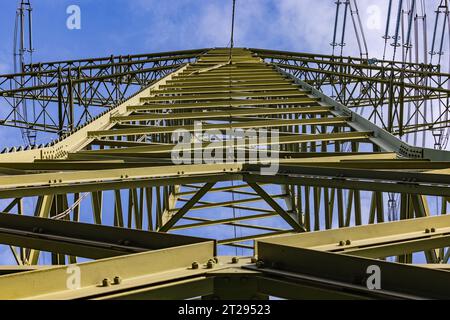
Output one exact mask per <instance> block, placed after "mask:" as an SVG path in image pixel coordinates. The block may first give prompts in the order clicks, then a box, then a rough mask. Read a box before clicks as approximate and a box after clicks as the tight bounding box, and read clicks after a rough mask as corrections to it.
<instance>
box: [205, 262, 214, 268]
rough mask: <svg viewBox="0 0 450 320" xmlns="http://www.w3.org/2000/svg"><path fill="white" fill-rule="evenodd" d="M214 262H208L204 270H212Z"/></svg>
mask: <svg viewBox="0 0 450 320" xmlns="http://www.w3.org/2000/svg"><path fill="white" fill-rule="evenodd" d="M214 264H215V263H214V261H212V260H209V261H208V262H207V263H206V268H208V269H212V268H214Z"/></svg>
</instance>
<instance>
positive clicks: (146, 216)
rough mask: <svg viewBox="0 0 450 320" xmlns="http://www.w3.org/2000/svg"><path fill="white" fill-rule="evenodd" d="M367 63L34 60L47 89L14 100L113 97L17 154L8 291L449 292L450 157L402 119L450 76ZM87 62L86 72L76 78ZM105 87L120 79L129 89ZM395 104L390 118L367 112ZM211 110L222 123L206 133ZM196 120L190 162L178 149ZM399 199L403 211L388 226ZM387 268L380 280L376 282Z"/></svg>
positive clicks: (1, 281)
mask: <svg viewBox="0 0 450 320" xmlns="http://www.w3.org/2000/svg"><path fill="white" fill-rule="evenodd" d="M230 53H231V55H230ZM230 57H231V58H230ZM117 59H118V60H119V61H117ZM336 59H338V60H339V59H340V61H336ZM352 59H353V58H348V59H347V58H336V57H334V58H331V57H329V56H317V55H316V56H310V55H305V54H294V53H286V52H273V51H267V50H257V49H243V48H234V49H232V50H231V51H230V49H225V48H217V49H209V50H195V51H189V52H178V53H166V54H156V55H152V56H149V55H145V56H133V57H129V58H127V59H125V60H126V61H127V62H124V60H123V58H114V57H112V58H111V59H108V58H106V59H96V60H79V61H72V62H70V63H68V62H59V63H56V62H55V63H49V64H39V65H31V66H29V68H30V69H29V73H28V75H29V76H30V79H33V78H34V77H38V78H39V79H42V81H46V85H45V86H47V87H45V86H43V85H42V86H41V89H38V88H37V87H29V88H23V89H21V90H22V91H20V92H19V91H17V90H15V91H14V90H4V91H3V97H4V98H5V99H9V98H12V97H16V98H17V96H16V95H20V96H22V97H24V99H28V98H30V99H31V98H36V99H38V100H40V101H44V103H47V102H51V101H54V100H55V96H54V95H52V94H44V92H46V91H45V90H47V89H48V90H50V89H49V88H59V89H57V91H58V92H59V106H60V109H59V110H66V109H65V104H64V103H63V102H64V101H66V100H65V99H67V97H69V100H70V101H72V102H73V105H74V104H75V103H77V104H78V103H79V104H81V105H82V106H83V107H84V109H85V110H88V107H89V106H90V105H98V106H103V107H108V108H107V109H106V110H105V111H104V112H103V113H101V114H99V115H98V116H97V117H95V118H93V119H92V120H90V121H88V122H86V123H85V124H84V125H82V126H78V127H76V128H75V127H74V128H71V126H74V124H75V122H70V121H68V120H67V119H74V117H72V118H71V117H63V118H64V119H65V120H64V121H66V122H59V123H55V124H54V129H55V132H64V128H66V127H69V128H71V131H70V132H68V133H65V134H64V135H63V136H61V137H60V138H59V139H58V140H55V141H54V142H52V143H50V144H48V145H46V146H40V147H35V148H27V150H17V149H13V150H5V151H4V152H3V153H2V154H0V171H1V172H2V175H1V176H0V198H1V199H5V201H6V202H5V203H6V205H5V208H4V209H3V210H2V213H3V214H1V215H0V243H3V244H5V245H8V246H9V247H10V248H11V255H12V256H13V257H14V259H15V261H16V262H17V266H16V267H11V266H8V267H5V268H2V269H1V270H0V272H1V273H3V274H4V275H2V276H0V287H1V288H8V290H2V291H1V292H0V298H4V299H79V298H89V299H185V298H195V297H203V298H205V299H250V298H257V299H268V298H269V297H273V296H275V297H281V298H292V299H311V298H313V299H314V298H332V299H342V298H345V299H367V298H368V299H373V298H375V299H376V298H394V299H423V298H449V297H450V293H449V291H448V285H449V282H450V274H449V273H448V271H446V270H447V269H448V261H449V258H450V250H449V249H448V247H449V246H450V238H449V232H450V230H449V225H450V224H449V223H450V220H449V218H450V217H449V216H448V215H446V213H447V207H448V205H447V204H448V202H449V201H450V188H449V185H450V183H449V182H450V175H449V174H450V161H449V160H450V153H449V152H447V151H442V150H436V149H428V148H420V147H414V146H411V145H409V144H407V143H406V142H404V141H402V140H400V139H399V138H398V137H396V136H395V135H393V134H392V133H390V132H388V131H391V132H393V133H401V132H402V131H403V132H405V130H407V128H410V126H408V122H405V121H404V120H405V119H404V118H402V117H401V116H400V115H401V112H400V109H401V108H402V102H403V101H405V100H408V99H411V100H414V101H415V100H416V99H419V100H420V99H421V97H426V99H438V98H439V99H442V97H447V96H448V90H447V89H444V88H443V87H444V86H445V84H446V83H448V76H446V75H444V74H442V73H439V70H437V69H436V67H433V66H424V65H416V64H411V65H408V66H401V67H400V66H398V64H397V63H396V62H389V61H383V62H379V63H377V64H371V63H368V61H366V60H363V59H360V60H352ZM150 60H151V62H150ZM187 61H191V62H190V63H187ZM149 63H150V64H152V67H151V68H147V67H146V64H149ZM112 64H114V65H115V67H114V68H111V65H112ZM161 64H164V66H162V65H161ZM136 65H140V66H141V69H134V68H135V67H136ZM313 65H314V66H313ZM147 66H148V65H147ZM75 69H77V70H83V71H82V72H85V73H84V74H83V76H80V77H79V78H80V80H79V82H76V85H75V83H74V80H71V78H72V77H73V70H75ZM149 69H152V70H151V71H149ZM38 70H39V71H38ZM55 70H58V72H55ZM89 70H90V71H89ZM117 70H119V71H117ZM163 70H164V71H163ZM338 70H341V72H338ZM388 71H389V72H388ZM89 72H93V74H90V73H89ZM103 72H105V73H107V74H106V75H105V74H104V73H103ZM162 72H164V73H162ZM384 72H388V73H389V76H388V78H383V75H384ZM38 74H39V76H38ZM43 74H46V75H48V76H43ZM149 75H153V76H151V77H148V76H149ZM20 76H22V75H12V76H9V78H8V76H6V77H4V78H3V79H5V81H6V82H8V81H15V80H14V79H17V78H16V77H20ZM59 76H61V77H62V78H59ZM417 77H418V78H419V79H422V80H424V79H425V80H424V81H425V84H423V85H417V84H415V82H414V81H415V79H416V78H417ZM446 77H447V78H446ZM61 79H68V80H67V81H62V80H61ZM305 80H306V81H305ZM422 80H421V81H422ZM30 81H32V80H30ZM6 82H3V83H6ZM82 84H83V85H82ZM84 84H85V85H86V87H84ZM131 84H133V85H137V86H139V87H142V89H141V90H139V91H138V92H137V93H135V94H134V95H132V96H131V97H129V98H127V99H125V98H124V97H125V95H126V94H127V93H129V92H127V91H126V90H125V91H120V94H119V93H118V92H119V89H117V88H118V86H119V85H120V87H121V88H122V86H124V87H128V86H130V85H131ZM96 85H98V86H108V85H111V86H116V87H115V88H116V89H115V90H110V91H109V92H110V93H112V92H114V93H115V94H118V95H119V98H117V99H116V100H115V99H114V94H110V95H108V96H102V95H100V94H99V91H98V90H97V89H95V88H93V87H92V86H96ZM79 86H80V87H84V88H85V89H81V90H80V89H76V88H78V87H79ZM44 87H45V88H44ZM69 87H70V88H71V90H78V91H76V92H77V94H76V95H74V94H67V93H68V92H69V93H70V92H72V91H71V90H69V91H65V89H64V90H63V89H62V88H69ZM325 87H327V88H328V89H325ZM350 87H352V88H353V89H351V88H350ZM358 87H359V89H358ZM362 87H364V88H366V89H367V88H370V90H368V91H367V92H372V93H373V94H377V97H378V98H375V97H372V98H367V95H368V94H369V93H367V92H366V93H365V94H361V92H359V91H358V90H362ZM386 87H388V88H390V89H387V88H386ZM86 88H87V89H86ZM329 88H332V90H331V92H334V93H335V94H337V97H334V98H333V97H330V95H331V94H329V91H330V90H329ZM74 92H75V91H74ZM357 92H359V93H357ZM397 92H400V94H401V96H400V97H398V96H397V95H396V93H397ZM412 94H415V95H413V96H411V95H412ZM75 96H76V97H77V98H74V97H75ZM394 96H395V97H398V98H394ZM373 99H378V102H377V103H373V104H372V102H370V101H372V100H373ZM445 99H447V98H445ZM56 100H58V99H56ZM87 101H89V102H87ZM56 102H57V101H56ZM72 102H70V103H69V105H71V103H72ZM115 104H117V105H115ZM386 104H387V105H388V106H389V110H390V117H391V118H392V119H391V118H389V119H391V120H390V121H389V122H388V123H384V124H385V125H383V126H378V125H376V124H375V123H373V122H371V121H369V120H367V119H366V117H365V116H364V114H363V115H360V114H358V113H357V112H355V111H353V110H352V108H353V107H356V106H360V107H362V106H364V105H367V106H372V107H373V106H375V105H376V107H374V111H373V112H374V113H375V114H377V112H378V111H379V109H378V110H377V108H382V106H384V105H386ZM112 105H115V106H114V107H111V106H112ZM418 110H419V109H418ZM61 112H62V113H64V112H66V111H61ZM86 112H88V111H86ZM418 112H419V111H418ZM396 116H398V118H396ZM373 117H375V116H373ZM373 117H372V118H370V117H369V119H374V118H373ZM59 119H61V118H59ZM399 119H402V120H399ZM425 120H426V119H424V122H423V123H422V124H423V127H427V126H430V125H435V124H436V123H434V122H433V123H430V122H429V120H426V121H425ZM67 121H68V122H67ZM199 122H200V123H201V125H202V128H203V130H205V131H206V132H207V133H208V134H206V135H200V136H199V135H197V134H198V131H197V126H198V125H199ZM10 124H11V125H19V122H12V123H10ZM26 125H31V126H35V125H36V124H29V123H28V124H26ZM41 128H42V129H44V130H46V129H47V127H46V125H44V124H43V123H42V126H41ZM384 128H386V129H390V130H388V131H386V130H384ZM232 129H233V130H236V131H238V132H242V131H245V130H247V131H251V132H254V133H255V136H245V135H244V136H238V137H234V136H230V135H229V134H228V130H232ZM410 129H411V130H420V127H419V126H415V127H414V128H412V127H411V128H410ZM180 132H183V133H184V134H185V135H184V136H182V137H183V139H182V140H183V141H182V142H183V152H184V153H183V156H187V158H188V159H190V160H192V161H191V162H190V163H186V162H178V161H179V160H180V159H179V158H176V157H175V158H174V150H175V149H176V148H177V146H179V142H180V141H181V140H179V138H180V136H179V133H180ZM186 133H187V134H188V136H189V139H190V140H189V139H188V140H184V137H186ZM275 133H279V136H278V138H277V139H275V136H273V135H272V134H275ZM263 135H267V136H270V139H265V140H261V138H262V137H263ZM400 135H401V134H400ZM211 137H213V139H212V140H211V139H210V138H211ZM175 138H176V139H175ZM174 139H175V140H174ZM218 140H219V141H221V142H225V143H223V144H220V143H219V144H218V143H215V142H217V141H218ZM256 151H258V152H262V151H265V152H266V153H267V154H270V155H271V156H272V158H273V159H276V160H277V167H278V168H277V170H276V172H273V173H272V174H266V173H264V172H265V171H264V170H266V169H267V168H268V165H270V164H268V163H267V162H266V161H265V160H264V159H262V158H261V157H258V156H256V157H255V156H254V155H255V154H259V153H257V152H256ZM205 154H208V155H209V156H211V157H212V158H213V159H216V158H215V156H223V155H225V156H226V157H227V159H232V160H233V161H227V162H224V161H218V160H217V161H205V158H202V156H203V157H204V155H205ZM239 154H240V155H245V156H246V157H248V158H249V159H250V161H241V160H240V159H241V158H239V157H238V155H239ZM199 156H200V157H199ZM217 159H219V158H217ZM390 194H391V195H392V194H393V195H395V196H397V197H398V203H399V206H398V207H395V211H396V212H395V213H396V214H398V216H399V218H400V220H401V221H396V222H389V221H390V220H392V219H391V218H390V215H389V214H388V213H387V212H386V211H385V208H386V204H387V203H388V201H391V200H392V199H391V197H390V196H389V195H390ZM430 202H431V203H433V202H434V203H436V206H435V207H432V206H431V205H430ZM86 222H89V224H85V223H86ZM192 234H196V235H202V236H203V237H204V239H203V238H202V239H200V238H194V237H191V235H192ZM233 251H234V253H235V254H234V256H229V255H230V253H233ZM238 252H240V253H241V254H238ZM47 257H50V259H51V261H50V263H48V261H46V258H47ZM422 257H423V258H422ZM85 259H88V261H86V260H85ZM45 262H47V263H45ZM374 265H375V266H377V267H379V268H380V270H381V283H382V287H381V289H379V290H371V289H369V288H368V287H367V286H366V281H367V277H368V276H367V270H368V267H369V266H374ZM74 267H77V268H78V270H79V271H80V273H79V274H80V276H81V278H80V282H79V284H78V286H77V287H76V290H75V289H74V288H73V287H72V286H69V285H68V282H67V281H68V274H70V272H71V270H72V269H73V268H74Z"/></svg>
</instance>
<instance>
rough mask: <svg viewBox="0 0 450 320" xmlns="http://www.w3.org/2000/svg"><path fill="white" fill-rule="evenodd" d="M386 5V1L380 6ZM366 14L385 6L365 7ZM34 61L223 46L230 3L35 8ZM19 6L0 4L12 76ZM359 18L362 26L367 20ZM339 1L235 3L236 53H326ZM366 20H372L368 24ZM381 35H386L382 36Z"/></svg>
mask: <svg viewBox="0 0 450 320" xmlns="http://www.w3.org/2000/svg"><path fill="white" fill-rule="evenodd" d="M383 1H384V0H383ZM362 3H367V4H365V5H362V8H366V7H367V6H370V5H373V4H378V3H380V1H379V0H378V1H368V0H363V1H362ZM32 4H33V7H34V11H33V15H34V36H35V47H36V54H35V56H36V58H35V60H36V61H44V60H45V61H48V60H58V59H72V58H80V57H95V56H108V55H110V54H128V53H139V52H157V51H166V50H177V49H189V48H199V47H213V46H226V45H227V44H228V43H229V31H230V11H231V1H227V0H195V1H193V0H171V1H161V0H78V1H75V0H39V1H36V0H35V1H32ZM69 5H78V6H79V7H80V8H81V18H82V26H81V27H82V28H81V30H68V29H67V28H66V19H67V17H68V15H67V14H66V8H67V7H68V6H69ZM16 7H17V1H15V0H8V1H2V4H1V9H2V10H0V39H1V40H2V41H1V43H2V46H1V48H0V64H1V68H2V71H8V69H9V68H8V64H10V60H11V57H10V56H11V51H12V43H13V30H14V29H13V26H14V15H15V9H16ZM361 11H362V16H363V20H364V19H366V17H365V16H367V15H368V14H367V12H365V10H361ZM333 15H334V1H329V0H322V1H320V0H315V1H313V0H240V1H239V0H238V2H237V20H236V45H238V46H247V47H265V48H276V49H285V50H295V51H315V52H321V53H323V52H329V50H330V49H329V42H331V35H330V33H331V29H332V20H333ZM366 20H367V19H366ZM380 35H381V34H380Z"/></svg>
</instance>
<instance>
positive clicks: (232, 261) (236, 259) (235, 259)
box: [231, 257, 239, 264]
mask: <svg viewBox="0 0 450 320" xmlns="http://www.w3.org/2000/svg"><path fill="white" fill-rule="evenodd" d="M231 263H234V264H236V263H239V258H238V257H233V258H232V259H231Z"/></svg>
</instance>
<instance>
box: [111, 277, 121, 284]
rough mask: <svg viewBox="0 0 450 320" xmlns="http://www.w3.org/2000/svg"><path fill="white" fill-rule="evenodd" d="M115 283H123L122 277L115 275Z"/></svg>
mask: <svg viewBox="0 0 450 320" xmlns="http://www.w3.org/2000/svg"><path fill="white" fill-rule="evenodd" d="M113 283H114V284H115V285H118V284H121V283H122V279H121V278H120V277H119V276H116V277H114V280H113Z"/></svg>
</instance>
